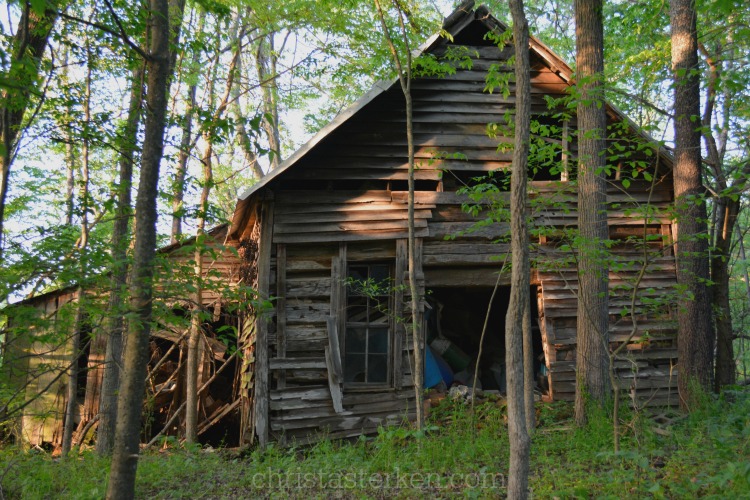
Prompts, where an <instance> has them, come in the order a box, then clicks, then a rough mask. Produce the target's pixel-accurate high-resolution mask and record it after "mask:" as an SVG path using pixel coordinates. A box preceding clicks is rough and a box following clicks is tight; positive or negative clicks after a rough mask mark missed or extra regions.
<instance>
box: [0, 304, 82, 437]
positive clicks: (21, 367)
mask: <svg viewBox="0 0 750 500" xmlns="http://www.w3.org/2000/svg"><path fill="white" fill-rule="evenodd" d="M75 304H76V293H75V292H74V291H61V292H55V293H52V294H49V295H47V296H45V298H44V300H31V301H29V302H28V303H27V304H25V307H24V313H23V315H22V316H21V315H19V316H16V317H13V316H11V317H10V322H9V323H10V324H9V330H8V331H9V332H11V336H9V338H7V339H6V345H5V351H4V353H3V370H4V371H5V375H6V376H8V380H9V381H10V384H11V386H12V388H13V389H14V390H15V392H14V393H13V398H12V400H11V401H9V403H10V404H11V407H14V406H17V405H19V404H21V403H24V402H29V404H28V405H27V406H25V407H24V408H23V410H22V411H21V412H20V414H18V415H14V419H15V425H14V427H15V429H14V433H15V434H16V436H18V437H19V438H20V440H21V442H24V443H29V444H32V445H38V446H41V445H42V444H43V443H51V444H54V445H57V444H59V443H60V441H61V439H62V423H63V414H64V412H65V404H66V400H67V384H68V377H67V375H66V373H67V370H68V367H69V365H70V358H71V354H72V353H71V349H70V339H71V334H72V332H73V329H74V327H73V325H74V318H75V309H76V308H75ZM32 309H33V311H32ZM29 314H31V315H33V316H34V317H33V318H31V317H27V315H29ZM23 318H26V319H23ZM16 329H18V331H22V330H23V331H24V333H23V334H18V331H17V330H16Z"/></svg>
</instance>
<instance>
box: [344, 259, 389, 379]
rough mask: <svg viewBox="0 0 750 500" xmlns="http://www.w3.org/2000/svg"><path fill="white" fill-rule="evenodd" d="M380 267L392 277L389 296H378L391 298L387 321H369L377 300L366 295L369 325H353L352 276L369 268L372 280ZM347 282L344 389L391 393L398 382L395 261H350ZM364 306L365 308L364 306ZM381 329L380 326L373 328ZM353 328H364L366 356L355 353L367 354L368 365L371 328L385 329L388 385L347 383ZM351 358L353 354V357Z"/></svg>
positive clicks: (367, 361)
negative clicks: (396, 379)
mask: <svg viewBox="0 0 750 500" xmlns="http://www.w3.org/2000/svg"><path fill="white" fill-rule="evenodd" d="M376 266H384V267H385V268H386V269H387V272H388V277H387V282H388V290H387V295H382V296H377V297H387V306H386V311H387V313H386V321H385V322H384V323H383V324H379V323H374V322H371V321H370V320H369V317H370V312H369V310H370V307H371V305H370V303H371V301H373V300H375V299H374V298H372V297H370V296H367V295H365V297H366V308H367V309H366V310H365V315H366V317H367V318H368V319H367V320H366V321H350V319H349V311H350V308H351V307H353V304H351V303H350V298H351V297H352V295H353V294H352V293H351V290H352V287H351V285H350V279H351V278H352V277H353V274H352V268H357V267H360V268H361V267H367V273H368V279H369V277H370V276H371V271H372V268H373V267H376ZM345 269H346V281H345V283H344V284H343V292H344V293H343V299H344V307H343V311H344V314H343V318H342V320H341V326H342V329H341V335H340V336H339V343H340V345H341V361H342V371H343V374H342V382H343V386H344V388H345V389H347V390H361V391H367V390H383V389H390V388H392V387H393V380H394V374H393V370H394V362H393V349H394V335H395V319H394V317H393V311H394V306H395V293H394V288H393V287H394V284H395V277H394V274H395V263H394V262H393V261H392V260H366V261H350V262H347V263H346V267H345ZM360 306H361V305H360ZM373 325H377V326H373ZM349 328H364V329H365V342H364V344H365V348H366V349H365V352H364V353H355V354H363V355H364V356H365V362H366V363H369V361H370V360H369V358H370V356H372V355H373V354H372V353H370V352H369V342H368V340H369V329H370V328H384V329H385V330H386V333H385V337H386V341H387V346H386V350H385V352H384V353H382V355H383V356H384V357H385V381H375V382H370V381H367V380H365V381H360V382H358V381H348V380H347V377H346V375H347V371H346V367H347V361H348V359H347V358H348V356H347V352H348V346H347V336H348V331H349ZM350 354H351V353H350ZM374 355H381V353H375V354H374ZM367 372H368V366H367V364H366V365H365V370H364V373H365V377H367Z"/></svg>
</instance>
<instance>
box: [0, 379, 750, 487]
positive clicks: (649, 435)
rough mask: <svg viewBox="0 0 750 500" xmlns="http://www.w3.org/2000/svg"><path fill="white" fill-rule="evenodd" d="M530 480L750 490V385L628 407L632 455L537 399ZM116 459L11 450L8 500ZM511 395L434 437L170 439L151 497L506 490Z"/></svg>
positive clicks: (151, 473)
mask: <svg viewBox="0 0 750 500" xmlns="http://www.w3.org/2000/svg"><path fill="white" fill-rule="evenodd" d="M537 420H538V427H537V429H536V432H535V434H534V437H533V444H532V452H531V453H532V458H531V470H532V473H531V478H530V487H531V490H532V492H533V497H536V498H592V497H597V498H599V497H610V498H624V497H632V498H643V497H647V498H698V497H701V498H703V497H711V496H713V497H716V498H750V390H748V389H747V388H745V389H744V390H736V391H727V392H726V393H725V394H724V395H723V396H722V397H720V398H714V397H706V400H705V402H704V403H703V404H702V406H701V407H700V408H698V409H696V410H695V411H693V412H692V413H691V414H690V415H689V416H683V415H680V414H679V413H677V412H675V411H674V410H656V411H654V410H649V411H643V412H633V411H632V410H630V411H628V412H627V414H626V415H625V416H624V418H623V420H622V426H621V447H622V449H621V451H620V452H619V453H615V452H614V451H613V444H612V423H611V421H610V420H609V418H607V416H606V414H605V412H602V414H601V415H595V416H593V417H592V418H591V419H590V423H589V425H588V426H587V427H584V428H576V427H575V425H574V423H573V421H572V405H571V404H569V403H554V404H543V403H539V404H538V405H537ZM108 466H109V464H108V461H107V460H103V459H99V458H97V457H96V455H95V454H94V453H93V452H91V451H86V450H84V451H83V452H82V453H81V454H80V455H79V456H78V457H76V458H71V459H68V460H65V461H62V460H60V459H59V458H52V457H50V456H49V455H48V454H46V453H43V452H35V451H31V452H29V451H24V450H19V449H18V448H15V447H11V446H6V447H4V448H2V449H0V486H1V487H2V491H1V492H0V493H1V494H0V498H3V497H4V498H102V496H103V495H104V492H105V490H106V480H107V474H108ZM507 470H508V439H507V432H506V423H505V407H504V402H503V401H502V400H498V401H490V402H486V403H483V404H481V405H478V406H477V407H476V411H475V417H474V418H472V417H471V415H470V414H469V411H468V407H467V405H466V404H464V403H457V402H452V401H445V402H443V403H441V404H440V405H439V406H437V407H434V408H432V411H431V412H430V420H429V424H428V426H427V429H426V431H425V432H424V433H423V434H420V433H417V432H415V431H414V430H410V429H408V428H405V427H404V428H389V429H383V430H381V432H380V433H379V434H378V435H377V436H372V437H368V438H360V439H359V440H355V441H349V442H331V441H322V442H320V443H319V444H317V445H315V446H309V447H298V448H279V447H274V446H272V447H270V448H269V449H267V450H266V451H264V452H261V451H258V450H255V451H250V452H245V453H238V452H237V451H236V450H231V449H212V448H202V447H193V448H187V449H186V448H184V447H182V448H180V447H174V446H172V447H169V446H167V447H165V448H162V449H161V450H154V451H148V452H146V453H144V455H143V456H142V458H141V459H140V462H139V466H138V478H137V495H138V497H139V498H257V497H261V498H266V497H274V498H278V497H281V498H287V497H291V498H305V499H309V498H332V497H333V498H353V497H356V498H362V497H365V498H394V497H395V498H415V497H422V498H452V497H468V498H496V497H499V496H502V495H503V493H504V491H505V481H506V476H505V474H506V472H507Z"/></svg>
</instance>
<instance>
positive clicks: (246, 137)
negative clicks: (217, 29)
mask: <svg viewBox="0 0 750 500" xmlns="http://www.w3.org/2000/svg"><path fill="white" fill-rule="evenodd" d="M238 22H239V23H242V22H243V20H242V19H238ZM244 37H245V27H244V25H243V26H240V27H239V29H238V32H237V45H238V46H242V42H243V40H244ZM237 74H238V75H241V74H242V57H240V58H238V59H237ZM231 108H232V115H233V116H234V120H235V122H236V124H235V131H236V133H237V143H238V144H239V146H240V149H241V150H242V154H244V155H245V161H246V162H247V164H248V166H249V167H250V168H251V169H252V171H253V175H254V176H255V178H256V179H257V180H260V179H261V178H262V177H263V170H262V169H261V168H260V164H259V163H258V156H257V155H256V153H255V149H254V146H253V141H252V140H251V138H250V134H249V133H248V131H247V128H246V127H245V123H244V120H245V116H244V115H243V113H242V106H241V105H240V86H239V85H233V86H232V99H231Z"/></svg>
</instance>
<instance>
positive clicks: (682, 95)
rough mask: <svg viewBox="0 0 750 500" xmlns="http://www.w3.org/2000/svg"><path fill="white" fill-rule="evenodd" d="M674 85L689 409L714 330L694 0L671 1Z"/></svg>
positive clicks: (684, 386) (682, 387)
mask: <svg viewBox="0 0 750 500" xmlns="http://www.w3.org/2000/svg"><path fill="white" fill-rule="evenodd" d="M669 17H670V22H671V25H672V71H673V72H674V83H675V122H674V128H675V149H674V156H675V160H674V168H673V176H674V193H675V199H676V212H677V224H676V234H677V245H676V250H677V282H678V284H679V285H680V286H681V287H683V288H684V290H685V292H686V293H685V294H686V296H688V297H689V298H691V299H692V300H691V301H690V302H689V303H688V304H683V305H682V306H681V307H679V308H678V311H677V322H678V348H677V356H678V359H679V378H678V387H679V392H680V407H681V408H683V409H684V410H689V409H690V408H691V407H692V406H693V405H694V403H695V401H696V398H697V396H698V395H697V394H696V393H695V390H696V389H698V390H705V391H708V390H710V388H711V368H712V360H713V355H712V353H713V346H714V329H713V324H712V322H711V308H710V298H709V293H708V288H707V286H706V282H707V280H708V277H709V276H708V266H709V264H708V252H707V250H708V244H707V241H706V238H705V235H706V234H707V228H706V219H707V216H706V204H705V202H704V200H703V196H704V189H703V185H702V183H701V149H700V148H701V142H700V128H699V127H700V123H701V122H700V80H699V76H698V42H697V39H698V35H697V29H696V12H695V2H694V0H670V3H669Z"/></svg>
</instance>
